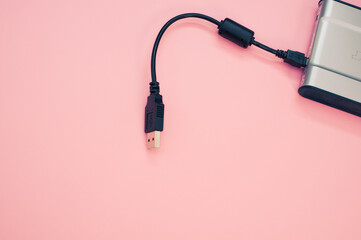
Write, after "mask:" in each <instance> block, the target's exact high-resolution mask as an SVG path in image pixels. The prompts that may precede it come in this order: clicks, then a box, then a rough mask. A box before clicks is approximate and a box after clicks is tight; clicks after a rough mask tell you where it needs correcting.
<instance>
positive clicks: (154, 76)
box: [151, 13, 221, 83]
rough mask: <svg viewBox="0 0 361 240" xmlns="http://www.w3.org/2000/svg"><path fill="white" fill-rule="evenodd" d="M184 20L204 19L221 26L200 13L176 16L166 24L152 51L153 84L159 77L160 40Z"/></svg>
mask: <svg viewBox="0 0 361 240" xmlns="http://www.w3.org/2000/svg"><path fill="white" fill-rule="evenodd" d="M184 18H200V19H204V20H206V21H209V22H211V23H214V24H215V25H217V26H219V24H221V23H220V22H219V21H217V20H216V19H214V18H212V17H209V16H207V15H204V14H200V13H185V14H180V15H178V16H175V17H174V18H172V19H170V20H169V21H168V22H167V23H166V24H164V26H163V27H162V29H161V30H160V32H159V33H158V36H157V38H156V40H155V43H154V47H153V51H152V60H151V72H152V83H156V82H157V77H156V69H155V68H156V66H155V65H156V57H157V51H158V46H159V42H160V39H161V38H162V36H163V34H164V32H165V31H166V30H167V28H168V27H169V26H170V25H172V24H173V23H174V22H176V21H178V20H181V19H184Z"/></svg>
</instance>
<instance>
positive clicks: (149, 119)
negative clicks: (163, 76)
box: [144, 83, 164, 148]
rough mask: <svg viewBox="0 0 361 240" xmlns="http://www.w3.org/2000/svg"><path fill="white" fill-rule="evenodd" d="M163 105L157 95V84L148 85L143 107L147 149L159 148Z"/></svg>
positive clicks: (161, 98)
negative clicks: (146, 98) (148, 93)
mask: <svg viewBox="0 0 361 240" xmlns="http://www.w3.org/2000/svg"><path fill="white" fill-rule="evenodd" d="M163 122H164V104H163V97H162V95H160V94H159V84H158V83H150V95H149V96H148V100H147V105H146V107H145V129H144V131H145V133H146V134H147V139H146V141H147V142H146V145H147V148H158V147H160V132H161V131H163Z"/></svg>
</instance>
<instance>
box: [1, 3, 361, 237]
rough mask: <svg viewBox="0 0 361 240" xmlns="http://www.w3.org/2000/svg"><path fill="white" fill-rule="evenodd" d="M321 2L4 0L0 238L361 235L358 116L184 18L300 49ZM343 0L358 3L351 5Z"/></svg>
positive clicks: (261, 55)
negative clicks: (152, 108) (147, 127)
mask: <svg viewBox="0 0 361 240" xmlns="http://www.w3.org/2000/svg"><path fill="white" fill-rule="evenodd" d="M317 2H318V0H312V1H304V0H292V1H286V0H274V1H267V0H262V1H249V0H222V1H219V0H207V1H206V0H198V1H194V0H182V1H169V0H155V1H148V0H142V1H114V0H98V1H96V0H86V1H85V0H80V1H73V0H63V1H45V0H34V1H25V0H24V1H13V0H0V239H1V240H15V239H18V240H27V239H34V240H42V239H44V240H45V239H52V240H53V239H87V240H88V239H90V240H91V239H124V240H128V239H129V240H136V239H139V240H145V239H147V240H163V239H164V240H165V239H167V240H173V239H182V240H184V239H190V240H198V239H206V240H213V239H222V240H231V239H232V240H233V239H247V240H249V239H259V240H261V239H262V240H263V239H275V240H276V239H277V240H283V239H295V240H296V239H308V240H311V239H315V240H320V239H325V240H326V239H327V240H332V239H347V240H353V239H355V240H356V239H357V240H359V239H361V187H360V185H361V174H360V172H361V161H360V160H361V157H360V146H361V118H359V117H355V116H353V115H350V114H347V113H344V112H341V111H338V110H335V109H332V108H329V107H326V106H324V105H321V104H318V103H315V102H312V101H309V100H306V99H303V98H302V97H300V96H299V95H298V93H297V88H298V85H299V82H300V78H301V71H300V70H299V69H295V68H292V67H289V66H287V65H285V64H283V63H282V62H281V61H280V60H278V59H276V58H275V57H273V56H271V54H268V53H266V52H264V51H262V50H260V49H258V48H255V47H251V48H248V49H246V50H245V49H241V48H239V47H237V46H236V45H234V44H232V43H230V42H228V41H226V40H224V39H222V38H221V37H219V36H218V35H217V34H216V29H215V27H214V26H213V25H212V24H209V23H207V22H203V21H201V20H194V19H188V20H183V21H182V22H179V23H176V24H175V25H174V26H173V27H171V29H169V31H168V32H167V33H166V34H165V37H164V39H163V41H162V42H161V46H160V50H159V55H158V56H159V58H158V60H159V61H158V78H159V81H160V84H161V93H162V94H163V97H164V101H165V104H166V112H165V131H164V132H163V134H162V139H161V140H162V141H161V145H162V146H161V149H158V150H155V151H148V150H147V149H146V148H145V134H144V133H143V122H144V106H145V103H146V97H147V95H148V82H149V81H150V54H151V49H152V46H153V42H154V39H155V37H156V34H157V33H158V31H159V29H160V28H161V26H162V25H163V24H164V23H165V22H166V21H167V20H168V19H169V18H171V17H173V16H174V15H176V14H179V13H183V12H201V13H205V14H208V15H210V16H213V17H215V18H217V19H219V20H221V19H223V18H225V17H230V18H232V19H234V20H236V21H239V22H240V23H242V24H244V25H246V26H248V27H249V28H251V29H254V30H255V32H256V38H257V39H258V40H259V41H261V42H263V43H265V44H268V45H270V46H272V47H275V48H281V49H287V48H291V49H294V50H299V51H306V50H307V48H308V44H309V42H310V37H311V31H312V27H313V22H314V18H315V12H316V8H317ZM350 2H352V3H354V4H357V5H361V1H360V0H350Z"/></svg>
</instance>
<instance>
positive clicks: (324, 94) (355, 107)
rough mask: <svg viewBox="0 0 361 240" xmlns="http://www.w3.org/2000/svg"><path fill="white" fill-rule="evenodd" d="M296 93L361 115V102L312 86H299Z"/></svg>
mask: <svg viewBox="0 0 361 240" xmlns="http://www.w3.org/2000/svg"><path fill="white" fill-rule="evenodd" d="M298 93H299V94H300V95H301V96H302V97H304V98H307V99H311V100H313V101H316V102H319V103H322V104H324V105H327V106H330V107H333V108H336V109H339V110H341V111H344V112H348V113H351V114H353V115H356V116H359V117H361V103H358V102H356V101H353V100H351V99H348V98H345V97H342V96H339V95H336V94H334V93H331V92H328V91H325V90H323V89H319V88H316V87H313V86H301V87H300V88H299V89H298Z"/></svg>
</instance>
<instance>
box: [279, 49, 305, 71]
mask: <svg viewBox="0 0 361 240" xmlns="http://www.w3.org/2000/svg"><path fill="white" fill-rule="evenodd" d="M276 56H277V57H279V58H282V59H283V60H284V62H285V63H288V64H289V65H291V66H294V67H298V68H301V67H306V66H307V62H308V58H307V57H306V56H305V54H304V53H301V52H296V51H292V50H287V51H286V52H285V51H282V50H277V53H276Z"/></svg>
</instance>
